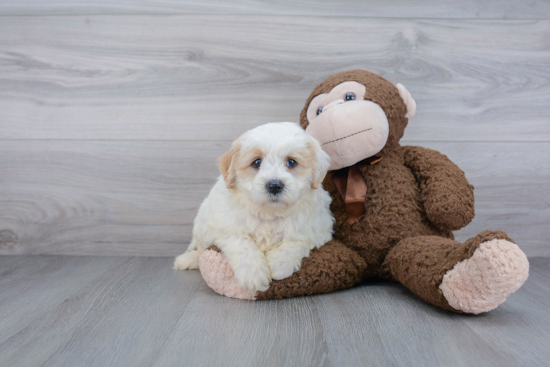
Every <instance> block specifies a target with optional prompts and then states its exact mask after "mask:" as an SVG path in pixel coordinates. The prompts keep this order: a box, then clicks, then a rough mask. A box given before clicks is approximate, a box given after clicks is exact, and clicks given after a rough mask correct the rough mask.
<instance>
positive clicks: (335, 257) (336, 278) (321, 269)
mask: <svg viewBox="0 0 550 367" xmlns="http://www.w3.org/2000/svg"><path fill="white" fill-rule="evenodd" d="M199 268H200V270H201V274H202V277H203V278H204V280H205V281H206V283H207V284H208V286H210V288H212V289H213V290H214V291H216V292H217V293H219V294H222V295H224V296H228V297H233V298H240V299H257V300H265V299H279V298H288V297H296V296H305V295H311V294H318V293H328V292H333V291H336V290H338V289H344V288H350V287H352V286H354V285H356V284H357V283H359V282H361V280H362V279H363V274H364V273H365V270H366V268H367V265H366V263H365V261H364V260H363V258H362V257H361V256H359V254H357V253H356V252H355V251H352V250H350V249H349V248H347V247H346V246H344V245H343V244H341V243H340V242H337V241H330V242H328V243H326V244H325V245H323V246H321V248H319V249H314V250H312V251H311V253H310V255H309V257H306V258H304V259H303V260H302V266H301V268H300V270H298V271H297V272H295V273H294V274H292V276H291V277H289V278H286V279H282V280H274V281H273V282H272V283H271V286H270V287H269V289H268V290H267V291H265V292H258V293H256V294H252V293H250V292H248V291H245V290H242V289H240V288H238V287H237V282H236V280H235V278H234V276H233V271H232V270H231V267H230V266H229V264H228V263H227V261H226V260H225V259H224V257H223V255H222V254H221V253H220V250H219V249H218V248H216V247H214V246H211V247H209V248H207V249H206V251H204V252H203V254H202V255H201V257H200V259H199Z"/></svg>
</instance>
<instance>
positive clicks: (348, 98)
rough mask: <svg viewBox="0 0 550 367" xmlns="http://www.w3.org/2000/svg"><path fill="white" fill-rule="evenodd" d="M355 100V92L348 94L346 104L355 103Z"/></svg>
mask: <svg viewBox="0 0 550 367" xmlns="http://www.w3.org/2000/svg"><path fill="white" fill-rule="evenodd" d="M354 100H355V93H353V92H347V93H346V102H347V101H354Z"/></svg>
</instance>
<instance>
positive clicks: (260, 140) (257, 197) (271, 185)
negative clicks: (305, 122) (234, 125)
mask: <svg viewBox="0 0 550 367" xmlns="http://www.w3.org/2000/svg"><path fill="white" fill-rule="evenodd" d="M329 165H330V158H329V156H328V154H326V153H325V152H324V151H323V150H322V149H321V147H320V145H319V143H318V142H317V141H316V140H315V139H314V138H312V137H311V136H309V135H307V134H306V133H305V132H304V130H303V129H302V128H301V127H300V126H299V125H297V124H294V123H290V122H283V123H271V124H265V125H261V126H259V127H257V128H254V129H252V130H249V131H247V132H246V133H245V134H243V135H242V136H241V137H239V138H238V139H237V140H236V141H235V142H233V146H232V147H231V149H230V150H229V151H228V152H226V153H225V154H224V155H223V156H222V157H221V158H220V161H219V166H220V170H221V172H222V174H223V177H224V180H225V183H226V185H227V188H229V189H230V190H234V191H236V192H238V193H239V194H241V195H244V196H245V197H247V198H248V199H249V200H251V201H252V202H254V203H256V204H258V205H260V206H262V207H265V208H273V209H276V208H288V207H290V206H292V205H293V204H295V203H296V202H298V201H299V200H300V198H301V196H302V195H303V194H304V193H306V192H307V191H309V190H315V189H317V188H318V187H319V185H320V183H321V181H322V180H323V178H324V177H325V175H326V173H327V169H328V167H329Z"/></svg>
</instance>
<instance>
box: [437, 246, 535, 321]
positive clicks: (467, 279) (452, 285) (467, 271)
mask: <svg viewBox="0 0 550 367" xmlns="http://www.w3.org/2000/svg"><path fill="white" fill-rule="evenodd" d="M528 275H529V262H528V261H527V257H526V256H525V254H524V253H523V252H522V251H521V250H520V249H519V247H518V246H517V245H516V244H515V243H512V242H510V241H507V240H505V239H497V238H495V239H492V240H489V241H487V242H483V243H481V244H480V245H479V247H478V248H477V249H476V250H475V252H474V254H473V256H472V257H470V258H469V259H467V260H463V261H460V262H458V263H457V264H456V265H455V266H454V268H453V269H451V270H449V271H448V272H447V273H446V274H445V275H444V276H443V281H442V283H441V285H440V286H439V288H440V289H441V291H442V292H443V295H444V296H445V299H446V300H447V302H448V303H449V305H450V306H451V307H453V308H454V309H457V310H460V311H463V312H466V313H473V314H479V313H482V312H487V311H490V310H492V309H494V308H496V307H497V306H498V305H500V304H501V303H503V302H504V301H505V300H506V298H507V297H508V296H509V295H510V294H512V293H513V292H515V291H516V290H518V289H519V288H520V287H521V286H522V284H523V283H524V282H525V280H527V277H528Z"/></svg>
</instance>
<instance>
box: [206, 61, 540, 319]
mask: <svg viewBox="0 0 550 367" xmlns="http://www.w3.org/2000/svg"><path fill="white" fill-rule="evenodd" d="M415 111H416V103H415V101H414V99H413V98H412V97H411V95H410V93H409V92H408V91H407V89H406V88H405V87H404V86H403V85H401V84H397V85H393V84H392V83H390V82H389V81H387V80H386V79H384V78H382V77H381V76H379V75H376V74H373V73H370V72H367V71H363V70H351V71H346V72H342V73H339V74H336V75H333V76H330V77H329V78H328V79H326V80H325V81H324V82H322V83H321V84H319V85H318V86H317V87H316V88H315V90H314V91H313V92H312V93H311V95H310V96H309V98H308V99H307V102H306V104H305V107H304V109H303V110H302V113H301V115H300V124H301V126H302V127H303V128H304V129H305V130H306V132H308V133H309V134H311V135H312V136H313V137H315V138H316V139H317V140H319V142H320V143H321V145H322V147H323V150H325V151H326V152H327V153H328V154H329V155H330V156H331V159H332V163H331V167H330V172H329V173H328V174H327V176H326V177H325V180H324V181H323V187H324V188H325V190H327V191H328V192H329V193H330V195H331V197H332V204H331V211H332V213H333V215H334V217H335V220H336V222H335V226H334V235H333V240H332V241H330V242H328V243H327V244H325V245H324V246H322V247H321V248H319V249H314V250H312V251H311V253H310V256H309V257H307V258H305V259H304V260H303V261H302V266H301V268H300V270H298V271H297V272H295V273H294V274H293V275H292V276H291V277H289V278H286V279H282V280H274V281H273V282H272V283H271V286H270V288H269V289H268V290H267V291H265V292H258V293H256V294H251V293H250V292H248V291H245V290H242V289H239V288H238V287H237V285H236V281H235V279H234V278H233V272H232V270H231V268H230V267H229V265H228V264H227V262H226V261H225V259H224V258H223V254H221V253H220V252H219V250H218V249H217V248H216V247H215V246H211V247H209V248H208V249H207V250H206V251H204V253H203V254H202V255H201V258H200V260H199V263H200V269H201V273H202V275H203V277H204V279H205V280H206V281H207V283H208V285H209V286H210V287H211V288H212V289H214V290H215V291H216V292H218V293H220V294H224V295H226V296H229V297H235V298H243V299H256V300H265V299H277V298H287V297H295V296H303V295H311V294H317V293H327V292H332V291H335V290H338V289H344V288H349V287H352V286H354V285H356V284H359V283H362V282H368V281H369V280H379V279H387V280H392V281H398V282H400V283H401V284H403V285H404V286H405V287H407V288H408V289H410V290H411V291H412V292H413V293H415V294H416V295H418V296H419V297H420V298H422V299H423V300H424V301H426V302H428V303H430V304H432V305H434V306H438V307H441V308H443V309H445V310H449V311H453V312H458V313H471V314H479V313H482V312H487V311H490V310H492V309H494V308H496V307H497V306H498V305H500V304H501V303H503V302H504V301H505V300H506V298H507V297H508V296H509V295H510V294H511V293H513V292H515V291H516V290H517V289H519V287H521V285H522V284H523V283H524V282H525V280H526V279H527V277H528V272H529V263H528V261H527V257H526V256H525V254H524V253H523V252H522V251H521V250H520V249H519V247H518V246H517V245H516V244H515V243H514V241H513V240H512V239H511V238H509V237H508V236H507V235H506V233H504V232H502V231H483V232H481V233H480V234H478V235H477V236H475V237H473V238H470V239H469V240H467V241H465V242H464V243H460V242H457V241H455V240H454V236H453V232H452V231H453V230H458V229H460V228H462V227H464V226H465V225H467V224H468V223H470V221H471V220H472V219H473V217H474V195H473V186H472V185H470V184H469V183H468V181H467V179H466V177H465V175H464V172H462V171H461V170H460V169H459V168H458V167H457V166H456V165H455V164H454V163H453V162H451V161H450V160H449V158H447V157H446V156H445V155H443V154H441V153H439V152H437V151H434V150H431V149H427V148H422V147H415V146H401V145H399V140H400V139H401V137H402V136H403V133H404V130H405V127H406V125H407V123H408V120H409V118H411V117H412V116H414V114H415Z"/></svg>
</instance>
